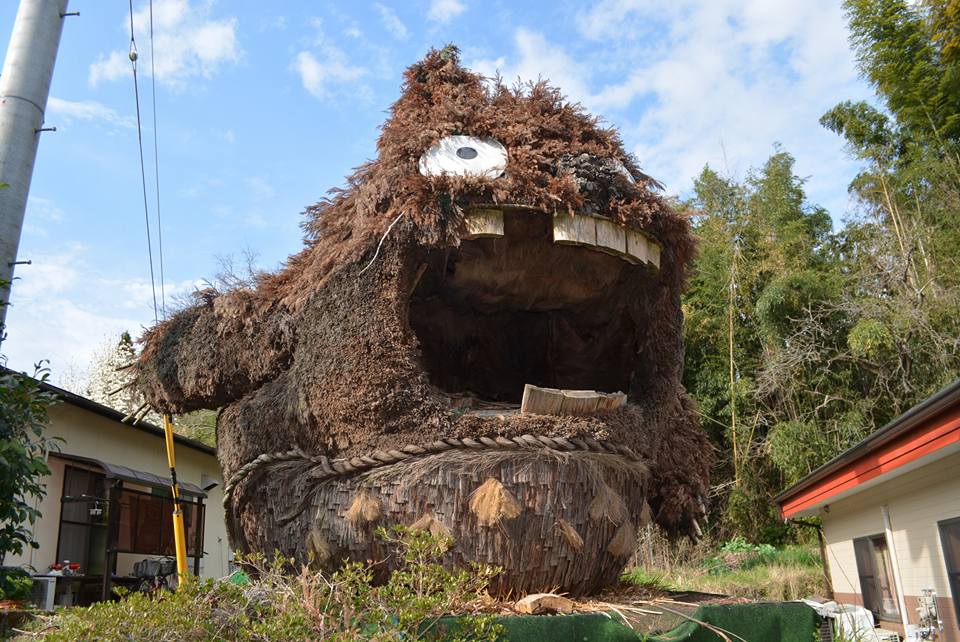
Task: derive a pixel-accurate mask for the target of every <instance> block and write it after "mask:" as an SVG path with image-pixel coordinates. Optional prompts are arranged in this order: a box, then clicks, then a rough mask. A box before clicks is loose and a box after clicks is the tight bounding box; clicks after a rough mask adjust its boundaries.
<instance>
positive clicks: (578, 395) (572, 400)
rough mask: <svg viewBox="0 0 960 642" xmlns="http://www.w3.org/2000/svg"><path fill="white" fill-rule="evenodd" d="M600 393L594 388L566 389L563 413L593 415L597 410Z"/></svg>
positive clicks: (561, 408) (561, 406) (561, 410)
mask: <svg viewBox="0 0 960 642" xmlns="http://www.w3.org/2000/svg"><path fill="white" fill-rule="evenodd" d="M599 401H600V393H598V392H596V391H594V390H564V391H563V403H562V404H561V405H560V413H559V414H561V415H592V414H594V413H595V412H596V411H597V404H598V403H599Z"/></svg>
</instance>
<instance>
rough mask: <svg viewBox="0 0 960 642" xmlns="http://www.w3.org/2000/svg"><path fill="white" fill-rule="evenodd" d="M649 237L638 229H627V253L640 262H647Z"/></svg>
mask: <svg viewBox="0 0 960 642" xmlns="http://www.w3.org/2000/svg"><path fill="white" fill-rule="evenodd" d="M647 248H648V245H647V237H645V236H644V235H643V234H641V233H640V232H637V231H636V230H627V255H628V256H629V257H631V258H632V259H634V260H635V261H637V262H638V263H646V262H647V256H648V249H647Z"/></svg>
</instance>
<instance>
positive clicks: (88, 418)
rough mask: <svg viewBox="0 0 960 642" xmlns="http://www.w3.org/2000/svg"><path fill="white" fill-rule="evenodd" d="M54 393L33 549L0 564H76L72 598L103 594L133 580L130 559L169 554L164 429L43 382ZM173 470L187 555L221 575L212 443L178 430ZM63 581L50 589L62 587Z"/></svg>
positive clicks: (223, 559)
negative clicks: (132, 421) (133, 421)
mask: <svg viewBox="0 0 960 642" xmlns="http://www.w3.org/2000/svg"><path fill="white" fill-rule="evenodd" d="M41 387H42V388H43V389H45V390H48V391H50V392H53V393H55V394H56V395H57V396H58V397H59V398H60V400H61V402H60V403H58V404H56V405H54V406H53V407H52V408H51V409H50V413H49V414H50V423H49V425H48V426H47V435H48V436H51V437H59V438H60V439H62V441H61V442H60V444H59V452H54V453H51V454H50V457H49V460H48V466H49V468H50V470H51V474H50V475H49V476H48V477H47V479H46V486H47V494H46V496H45V497H44V498H43V500H42V501H41V502H40V503H39V505H38V508H39V509H40V512H41V513H42V515H43V516H42V517H41V518H40V519H39V520H38V521H37V523H36V524H35V525H34V526H33V532H34V537H35V539H36V541H37V543H38V544H39V548H37V549H29V550H26V551H24V553H23V554H22V555H19V556H17V555H8V556H7V557H6V560H5V562H4V563H5V564H6V565H14V566H16V565H21V566H25V567H27V568H30V569H35V571H36V572H37V573H44V572H46V571H47V570H48V569H49V567H50V565H51V564H53V563H55V562H62V561H64V560H70V561H71V562H75V563H79V564H80V569H79V572H78V574H77V575H76V576H75V577H73V578H70V580H69V581H67V580H63V581H59V584H61V585H67V584H69V585H70V587H71V591H72V599H73V600H74V603H76V601H79V602H80V603H87V602H90V601H93V600H96V599H101V598H102V597H103V596H105V595H106V596H109V595H110V589H111V588H112V587H113V586H115V585H117V584H124V583H133V580H132V575H133V571H134V568H133V565H134V563H135V562H137V561H140V560H143V559H145V558H152V559H157V558H161V557H163V556H169V555H173V553H174V549H173V522H172V501H171V499H170V498H171V493H170V479H169V474H170V471H169V468H168V465H167V458H166V450H165V444H164V435H163V430H162V429H161V428H159V427H157V426H154V425H151V424H145V423H140V424H139V425H137V426H131V425H129V424H127V423H122V422H121V419H122V418H123V414H122V413H120V412H118V411H116V410H114V409H112V408H108V407H107V406H104V405H102V404H99V403H96V402H94V401H92V400H90V399H87V398H85V397H81V396H79V395H76V394H73V393H71V392H68V391H66V390H62V389H60V388H57V387H55V386H51V385H49V384H45V383H44V384H41ZM175 444H176V464H177V478H178V481H179V482H180V486H181V491H182V496H183V501H182V505H183V512H184V520H185V522H186V535H187V555H188V557H189V558H190V560H189V561H190V568H191V570H192V571H193V572H194V573H196V574H198V575H200V576H201V577H222V576H224V575H227V574H228V572H229V561H230V558H231V555H230V547H229V544H228V541H227V530H226V525H225V522H224V515H223V505H222V499H223V495H222V492H221V489H222V480H221V476H220V465H219V463H218V462H217V457H216V451H215V450H214V449H213V448H211V447H210V446H207V445H205V444H202V443H200V442H198V441H195V440H193V439H188V438H186V437H183V436H180V435H177V436H175ZM62 590H63V586H61V587H60V588H59V589H58V592H62Z"/></svg>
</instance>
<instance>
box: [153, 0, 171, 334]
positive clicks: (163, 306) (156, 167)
mask: <svg viewBox="0 0 960 642" xmlns="http://www.w3.org/2000/svg"><path fill="white" fill-rule="evenodd" d="M154 60H156V56H154V55H153V0H150V97H151V99H152V101H153V176H154V182H155V184H156V185H155V187H156V190H157V249H158V253H159V254H160V314H161V315H162V316H164V317H165V316H167V297H166V291H165V288H164V280H163V227H162V226H161V224H160V158H159V156H160V152H159V149H158V147H157V72H156V70H155V68H154V64H153V61H154Z"/></svg>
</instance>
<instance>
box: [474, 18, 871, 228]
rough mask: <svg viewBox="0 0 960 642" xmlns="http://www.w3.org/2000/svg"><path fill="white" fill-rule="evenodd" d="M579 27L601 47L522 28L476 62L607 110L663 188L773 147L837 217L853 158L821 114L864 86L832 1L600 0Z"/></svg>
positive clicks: (737, 167) (860, 94)
mask: <svg viewBox="0 0 960 642" xmlns="http://www.w3.org/2000/svg"><path fill="white" fill-rule="evenodd" d="M578 29H579V31H580V33H581V35H583V36H584V37H586V38H588V39H591V40H596V41H598V42H599V43H600V49H599V50H598V51H597V50H594V51H590V50H589V49H588V50H586V51H587V53H586V54H585V55H579V50H578V55H574V54H572V53H570V52H569V51H568V50H566V49H565V48H564V47H563V46H561V45H560V44H558V43H554V42H551V41H549V40H548V39H547V38H545V37H544V36H543V35H541V34H539V33H536V32H532V31H530V30H527V29H522V28H520V29H517V30H516V31H515V33H514V48H515V52H514V54H513V55H511V56H509V57H506V58H500V59H498V60H492V61H491V60H481V61H478V62H477V63H476V64H475V68H477V69H478V70H480V71H482V72H485V73H489V72H490V71H491V70H493V69H500V70H501V72H502V73H503V75H504V77H505V78H506V79H508V80H512V79H513V78H514V77H515V76H517V75H519V76H521V77H522V78H524V79H536V78H537V76H540V75H542V76H543V77H546V78H549V79H550V80H551V81H552V82H553V84H555V85H558V86H559V87H560V88H561V89H562V90H563V91H564V93H566V94H567V95H568V96H569V97H570V98H571V99H573V100H576V101H579V102H582V103H583V104H584V105H586V106H587V107H588V108H589V109H591V110H592V111H593V112H594V113H598V114H603V113H604V112H606V115H607V116H608V117H609V119H610V120H611V121H612V122H613V123H614V124H616V125H617V126H618V127H619V128H620V129H621V131H622V133H623V136H624V139H625V141H626V142H627V145H628V147H629V148H630V149H631V150H632V151H634V152H635V153H636V154H637V156H638V157H639V158H640V160H641V163H642V164H643V167H644V169H645V170H646V171H648V172H650V173H651V174H652V175H654V176H655V177H657V178H659V179H661V180H662V181H664V182H665V183H666V185H667V189H668V190H669V191H671V192H674V193H677V192H685V191H686V190H688V189H689V188H690V186H691V184H692V183H691V179H692V178H693V177H694V176H696V175H697V174H698V173H699V172H700V170H701V169H702V168H703V166H704V165H705V164H707V163H709V164H710V165H711V166H713V167H714V168H716V169H718V170H720V171H724V170H726V169H729V171H730V172H731V173H732V174H734V175H735V176H736V177H739V178H742V177H743V175H744V173H745V172H746V170H747V169H748V168H749V167H751V166H757V165H760V164H761V163H763V162H764V161H765V160H766V158H767V157H768V156H769V155H770V154H771V153H772V151H773V148H772V145H773V143H775V142H780V143H782V144H783V145H784V147H785V149H786V150H787V151H789V152H791V153H792V154H793V155H794V156H795V157H796V158H797V167H796V170H797V172H798V173H799V174H800V175H801V176H810V180H809V182H808V184H807V188H808V194H810V196H811V198H812V199H814V200H816V201H819V202H820V203H821V204H823V205H825V206H827V207H828V208H830V210H831V213H832V214H833V215H834V216H835V217H836V218H840V216H841V215H842V214H843V213H844V211H845V209H846V207H847V204H848V200H847V196H846V186H847V183H848V182H849V180H850V179H851V178H852V176H853V175H854V174H855V171H856V170H855V168H856V165H855V163H854V162H853V161H851V160H849V159H848V158H847V157H846V155H845V154H844V152H843V147H842V141H841V140H840V139H839V138H838V137H836V136H835V135H834V134H832V133H830V132H828V131H826V130H824V129H823V128H822V127H820V126H819V124H818V119H819V117H820V115H821V114H822V113H823V112H824V111H826V110H827V109H829V108H830V107H832V106H833V105H834V104H835V103H837V102H838V101H840V100H844V99H847V98H864V97H868V96H869V95H870V91H869V88H868V87H867V86H866V85H865V84H864V83H863V82H862V81H861V80H859V78H858V77H857V73H856V69H855V65H854V60H853V57H852V54H851V53H850V51H849V48H848V46H847V34H846V28H845V21H844V16H843V11H842V8H841V7H840V6H838V5H837V4H836V3H835V2H833V1H832V0H810V1H802V0H791V1H789V2H778V3H773V4H771V3H768V2H765V1H764V0H715V1H711V2H709V3H703V2H695V1H694V0H680V1H679V2H677V3H672V4H668V5H664V4H662V3H654V2H652V0H605V1H603V2H600V3H599V4H598V5H596V6H595V7H594V8H593V9H591V10H589V11H587V12H584V13H581V14H580V15H579V16H578ZM591 49H594V47H591Z"/></svg>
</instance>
